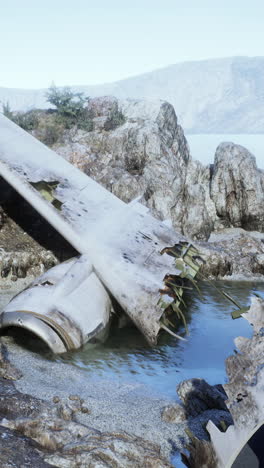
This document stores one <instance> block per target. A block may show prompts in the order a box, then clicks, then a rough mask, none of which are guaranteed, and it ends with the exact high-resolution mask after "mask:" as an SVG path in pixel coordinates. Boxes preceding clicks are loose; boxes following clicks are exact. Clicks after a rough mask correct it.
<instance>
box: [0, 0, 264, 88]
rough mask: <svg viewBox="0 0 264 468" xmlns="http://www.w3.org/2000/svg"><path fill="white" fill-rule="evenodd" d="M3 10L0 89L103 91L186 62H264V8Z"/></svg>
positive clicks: (166, 4)
mask: <svg viewBox="0 0 264 468" xmlns="http://www.w3.org/2000/svg"><path fill="white" fill-rule="evenodd" d="M0 5H1V9H0V63H1V74H0V86H6V87H11V88H13V87H23V88H39V87H48V86H49V85H50V84H51V82H52V81H54V82H55V84H56V85H58V86H64V85H88V84H99V83H104V82H110V81H115V80H119V79H123V78H126V77H129V76H132V75H137V74H140V73H144V72H147V71H152V70H154V69H157V68H161V67H164V66H167V65H170V64H173V63H177V62H182V61H186V60H200V59H206V58H212V57H227V56H232V55H248V56H258V55H264V51H263V47H264V37H263V36H264V32H263V31H264V2H263V1H262V0H251V1H249V0H240V1H239V0H233V1H232V0H229V1H228V0H221V1H220V0H217V1H214V0H196V1H195V0H185V1H183V0H174V1H173V0H141V1H140V0H132V1H126V0H109V1H107V0H97V1H90V0H41V1H39V0H9V1H8V0H0Z"/></svg>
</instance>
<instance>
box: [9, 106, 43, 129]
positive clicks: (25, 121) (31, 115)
mask: <svg viewBox="0 0 264 468" xmlns="http://www.w3.org/2000/svg"><path fill="white" fill-rule="evenodd" d="M9 118H10V119H11V120H12V121H13V122H14V123H16V124H17V125H19V127H21V128H23V129H24V130H26V131H27V132H29V131H31V130H34V129H35V128H37V126H38V124H39V117H38V114H37V113H36V111H28V112H25V113H24V112H16V113H14V112H12V115H11V116H10V117H9Z"/></svg>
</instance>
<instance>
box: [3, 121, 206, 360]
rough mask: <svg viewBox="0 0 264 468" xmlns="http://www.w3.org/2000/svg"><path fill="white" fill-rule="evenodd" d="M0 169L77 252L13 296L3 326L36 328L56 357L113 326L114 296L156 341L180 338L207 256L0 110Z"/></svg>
mask: <svg viewBox="0 0 264 468" xmlns="http://www.w3.org/2000/svg"><path fill="white" fill-rule="evenodd" d="M0 175H1V176H2V177H3V178H4V179H5V180H6V181H7V182H8V183H9V184H10V185H11V186H12V187H13V188H14V189H15V190H16V191H17V192H18V193H19V194H20V195H22V197H24V199H26V200H27V201H28V202H29V203H30V204H31V205H32V206H33V207H34V208H35V209H36V210H37V211H38V213H39V214H40V215H41V216H43V217H44V218H45V219H46V220H47V221H48V222H49V223H50V224H51V225H52V226H53V227H54V228H55V229H56V230H57V231H58V232H59V233H60V234H61V235H62V236H63V237H64V238H65V239H66V240H67V241H68V242H69V243H70V244H71V245H72V246H73V247H74V248H75V249H76V250H77V251H78V252H80V254H81V256H80V258H79V259H73V260H72V261H70V262H67V263H65V264H61V265H58V266H56V267H54V268H53V269H51V270H50V271H49V272H46V273H45V274H44V275H43V276H42V277H40V278H38V279H37V280H35V281H34V282H33V283H32V285H31V286H30V287H29V288H28V289H26V290H25V291H23V292H22V293H21V294H19V295H18V296H16V297H15V298H14V299H13V300H12V301H11V302H10V303H9V304H8V305H7V306H6V307H5V309H4V311H3V312H2V314H1V315H0V327H1V328H6V327H11V326H16V327H22V328H25V329H28V330H31V331H32V332H33V333H35V334H36V335H38V336H39V337H40V338H42V339H43V340H44V341H45V342H46V343H47V345H48V346H49V347H50V348H51V349H52V350H53V351H54V352H55V353H61V352H65V351H68V350H72V349H77V348H79V347H80V346H82V345H83V344H84V343H85V342H87V341H88V340H89V339H90V338H91V337H95V336H97V335H98V334H100V333H102V332H103V330H104V329H105V328H106V327H107V324H108V323H109V318H110V314H111V310H112V305H111V298H114V299H115V301H116V302H117V303H118V304H119V305H120V306H121V308H122V309H123V311H124V312H125V313H126V314H127V315H128V316H129V318H130V319H131V320H132V321H133V322H134V324H135V325H136V326H137V327H138V329H139V330H140V331H141V332H142V333H143V334H144V335H145V337H146V339H147V341H148V342H149V343H150V344H152V345H153V344H156V342H157V337H158V333H159V331H160V329H161V328H163V329H165V330H166V331H167V332H169V333H171V334H173V335H175V331H174V322H175V321H174V319H175V318H177V319H178V318H181V319H183V321H184V314H183V312H182V305H183V304H184V302H183V299H182V295H183V292H184V288H185V287H187V288H189V286H190V284H191V283H194V279H193V278H194V277H195V275H196V274H197V272H198V270H199V266H200V264H201V261H202V260H201V259H200V257H199V255H198V252H197V251H196V249H195V248H194V247H193V246H192V245H191V244H189V243H188V242H186V239H184V238H183V237H182V236H181V235H179V234H177V233H176V232H175V231H174V230H172V229H170V228H168V227H167V226H166V225H165V224H163V223H162V222H161V221H159V220H157V219H155V218H153V217H152V216H151V215H150V214H148V213H147V209H146V208H145V207H143V206H142V205H140V204H139V203H138V202H136V203H134V204H126V203H124V202H123V201H121V200H120V199H118V198H117V197H116V196H114V195H113V194H112V193H110V192H108V191H107V190H106V189H104V188H103V187H102V186H100V185H99V184H98V183H96V182H95V181H93V180H92V179H91V178H90V177H88V176H87V175H86V174H84V173H83V172H81V171H80V170H79V169H77V168H76V167H74V166H72V165H71V164H70V163H68V162H67V161H66V160H64V159H63V158H62V157H61V156H59V155H57V154H56V153H55V152H54V151H52V150H51V149H49V148H47V147H46V146H45V145H44V144H42V143H41V142H39V141H38V140H36V139H35V138H34V137H33V136H31V135H30V134H28V133H27V132H25V131H24V130H22V129H21V128H20V127H18V126H17V125H16V124H14V123H13V122H11V121H10V120H9V119H7V118H6V117H4V116H3V115H1V114H0ZM175 336H177V337H178V338H181V337H179V336H178V335H175Z"/></svg>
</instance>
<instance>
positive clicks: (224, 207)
mask: <svg viewBox="0 0 264 468" xmlns="http://www.w3.org/2000/svg"><path fill="white" fill-rule="evenodd" d="M211 198H212V200H213V202H214V204H215V207H216V212H217V215H218V217H219V218H220V220H222V222H223V223H224V224H225V225H226V227H230V226H231V227H242V228H244V229H246V230H249V231H254V230H256V231H261V232H263V231H264V177H263V172H262V171H261V170H259V169H258V168H257V165H256V159H255V157H254V156H253V155H252V154H251V153H250V152H249V151H248V150H247V149H246V148H244V147H243V146H240V145H235V144H234V143H221V144H220V145H219V146H218V147H217V150H216V154H215V162H214V169H213V176H212V182H211Z"/></svg>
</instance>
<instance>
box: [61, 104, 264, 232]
mask: <svg viewBox="0 0 264 468" xmlns="http://www.w3.org/2000/svg"><path fill="white" fill-rule="evenodd" d="M88 108H89V110H90V111H91V114H92V115H93V116H94V118H93V131H90V132H83V131H80V130H79V131H76V130H74V131H70V132H68V134H67V136H65V137H64V143H63V144H62V145H61V144H60V145H59V144H57V145H55V146H54V147H53V148H54V149H55V150H56V151H57V152H59V153H60V154H61V155H62V156H64V157H66V158H67V159H69V160H70V161H71V162H72V163H73V164H75V165H76V166H77V167H79V168H80V169H82V170H83V171H84V172H86V173H87V174H88V175H89V176H91V177H92V178H94V179H95V180H96V181H97V182H99V183H101V184H102V185H104V186H105V187H106V188H107V189H108V190H110V191H112V192H113V193H114V194H115V195H117V196H118V197H119V198H121V199H122V200H124V201H125V202H130V201H131V200H132V199H133V198H136V197H138V196H142V200H141V201H142V203H143V204H145V205H146V206H148V207H149V208H150V210H151V212H152V213H153V214H154V216H156V217H158V218H160V219H162V220H167V219H168V220H170V221H171V222H172V224H173V226H174V227H175V229H176V230H177V231H180V232H181V233H182V234H185V235H187V236H190V237H191V238H192V239H196V240H206V239H208V237H209V236H210V233H211V232H212V231H213V230H215V229H221V228H225V227H242V228H244V229H247V230H259V231H261V232H263V231H264V203H263V201H264V173H263V171H261V170H259V169H258V168H257V166H256V161H255V158H254V156H253V155H251V154H250V153H249V152H248V151H247V150H246V148H243V147H242V146H239V145H235V144H233V143H222V144H220V145H219V146H218V148H217V151H216V155H215V163H214V165H212V166H211V167H209V166H207V167H204V166H203V165H202V164H201V163H199V162H198V161H193V160H192V159H191V157H190V152H189V148H188V144H187V141H186V138H185V136H184V133H183V130H182V128H181V127H180V126H179V125H178V121H177V116H176V114H175V111H174V108H173V107H172V105H171V104H169V103H168V102H165V101H144V100H141V101H138V100H124V101H118V100H117V99H116V98H113V97H112V98H111V97H103V98H95V99H91V100H90V102H89V104H88ZM117 109H118V110H119V111H120V112H121V114H122V115H123V121H120V122H118V121H114V120H113V119H112V117H111V116H112V115H114V114H115V113H116V112H117Z"/></svg>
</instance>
